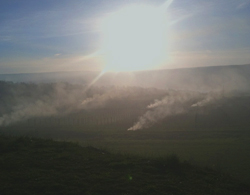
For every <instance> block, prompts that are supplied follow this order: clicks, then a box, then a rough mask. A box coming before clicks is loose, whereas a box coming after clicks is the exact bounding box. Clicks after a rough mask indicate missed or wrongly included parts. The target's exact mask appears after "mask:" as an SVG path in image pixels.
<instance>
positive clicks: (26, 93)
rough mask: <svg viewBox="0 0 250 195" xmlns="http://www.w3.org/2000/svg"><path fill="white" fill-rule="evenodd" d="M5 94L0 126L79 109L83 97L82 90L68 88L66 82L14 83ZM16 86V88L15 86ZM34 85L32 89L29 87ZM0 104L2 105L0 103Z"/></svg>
mask: <svg viewBox="0 0 250 195" xmlns="http://www.w3.org/2000/svg"><path fill="white" fill-rule="evenodd" d="M11 87H13V89H11V91H12V92H11V95H8V96H7V98H6V99H7V100H5V101H6V103H5V104H7V110H8V112H6V113H1V116H0V126H6V125H10V124H12V123H16V122H19V121H22V120H26V119H29V118H32V117H45V116H54V115H63V114H67V113H70V112H74V111H76V110H79V105H80V103H81V100H82V99H83V98H84V97H85V94H84V93H82V90H80V89H81V88H80V89H76V88H73V87H72V88H70V87H69V86H67V84H64V83H58V84H48V85H46V86H39V85H34V86H33V85H29V84H14V86H10V88H11ZM15 87H16V88H15ZM32 87H34V90H33V91H30V89H31V88H32ZM1 106H2V105H1Z"/></svg>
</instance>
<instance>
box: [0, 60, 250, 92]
mask: <svg viewBox="0 0 250 195" xmlns="http://www.w3.org/2000/svg"><path fill="white" fill-rule="evenodd" d="M249 75H250V65H232V66H210V67H197V68H182V69H164V70H151V71H138V72H119V73H112V72H107V73H104V74H101V73H100V72H91V71H86V72H53V73H33V74H32V73H30V74H5V75H0V80H3V81H13V82H35V83H38V82H70V83H81V84H90V83H91V84H93V81H95V82H94V83H95V84H96V85H123V86H140V87H156V88H163V89H166V88H167V89H178V90H198V91H211V90H212V91H214V90H217V91H218V90H227V91H228V90H231V91H232V90H237V91H249V90H250V87H249V86H250V76H249ZM96 78H98V79H96Z"/></svg>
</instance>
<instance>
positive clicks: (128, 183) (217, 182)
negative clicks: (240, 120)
mask: <svg viewBox="0 0 250 195" xmlns="http://www.w3.org/2000/svg"><path fill="white" fill-rule="evenodd" d="M249 190H250V189H249V187H248V186H246V185H243V184H241V183H239V182H237V181H235V180H233V179H231V178H230V177H229V176H227V175H224V174H221V173H218V172H215V171H212V170H209V169H204V168H199V167H193V166H191V165H188V164H186V163H181V162H179V160H178V158H177V157H176V156H170V157H166V158H161V159H145V158H139V157H132V156H125V155H113V154H110V153H107V152H105V151H101V150H98V149H95V148H92V147H80V146H78V145H77V144H73V143H67V142H55V141H51V140H42V139H33V138H28V137H26V138H23V137H22V138H13V137H4V136H1V137H0V192H1V194H116V195H118V194H124V195H125V194H136V195H139V194H143V195H145V194H157V195H160V194H181V195H184V194H192V195H195V194H199V195H200V194H203V195H204V194H226V195H230V194H237V195H239V194H250V193H249Z"/></svg>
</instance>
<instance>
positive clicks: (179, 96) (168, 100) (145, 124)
mask: <svg viewBox="0 0 250 195" xmlns="http://www.w3.org/2000/svg"><path fill="white" fill-rule="evenodd" d="M219 97H221V96H220V95H205V97H204V95H202V94H200V93H184V92H172V93H169V94H168V95H167V96H166V97H164V98H163V99H162V100H155V101H154V103H152V104H150V105H148V106H147V108H148V109H149V110H148V111H147V112H146V113H145V114H144V115H143V116H141V117H140V118H139V120H138V121H137V122H136V123H135V124H134V125H133V126H132V127H130V128H129V129H128V130H129V131H131V130H132V131H135V130H139V129H145V128H149V127H151V126H152V125H154V124H155V123H157V122H159V121H160V120H162V119H164V118H166V117H167V116H173V115H177V114H181V113H185V112H188V111H189V110H190V108H191V107H195V106H205V105H207V104H209V103H211V102H212V101H214V100H217V99H218V98H219ZM199 99H201V100H199ZM194 101H195V102H197V101H198V102H197V103H195V104H193V103H192V102H194Z"/></svg>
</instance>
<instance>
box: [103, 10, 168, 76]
mask: <svg viewBox="0 0 250 195" xmlns="http://www.w3.org/2000/svg"><path fill="white" fill-rule="evenodd" d="M101 31H102V33H103V40H102V45H101V52H102V53H103V55H104V61H105V71H134V70H145V69H152V68H153V67H155V66H158V65H160V64H162V63H163V61H164V60H165V59H166V54H167V51H166V50H167V40H166V38H167V32H166V20H165V11H164V10H163V9H161V8H159V7H158V8H156V7H152V6H149V5H140V6H139V5H134V6H129V7H126V8H123V9H121V10H120V11H118V12H115V13H112V14H109V15H108V16H107V17H106V18H104V19H103V20H102V24H101Z"/></svg>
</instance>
